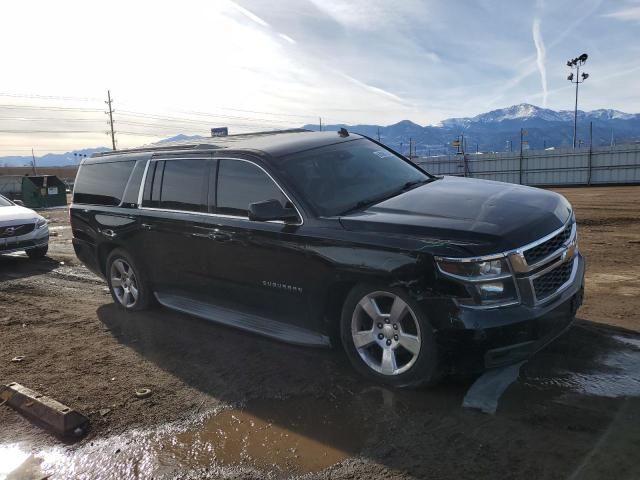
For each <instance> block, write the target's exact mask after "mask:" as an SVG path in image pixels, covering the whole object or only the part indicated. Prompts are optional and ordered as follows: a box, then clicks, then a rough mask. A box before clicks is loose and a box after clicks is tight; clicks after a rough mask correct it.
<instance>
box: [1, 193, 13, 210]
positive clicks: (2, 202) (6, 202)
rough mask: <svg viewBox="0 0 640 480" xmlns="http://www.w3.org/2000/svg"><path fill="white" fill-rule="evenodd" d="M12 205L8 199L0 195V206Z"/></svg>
mask: <svg viewBox="0 0 640 480" xmlns="http://www.w3.org/2000/svg"><path fill="white" fill-rule="evenodd" d="M11 205H13V204H12V203H11V202H10V201H9V200H7V199H6V198H4V197H3V196H2V195H0V207H10V206H11Z"/></svg>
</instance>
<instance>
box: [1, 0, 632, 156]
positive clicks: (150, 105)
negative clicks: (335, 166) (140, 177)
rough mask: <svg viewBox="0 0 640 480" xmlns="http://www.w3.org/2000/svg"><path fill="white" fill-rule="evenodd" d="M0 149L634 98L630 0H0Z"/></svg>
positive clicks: (122, 142)
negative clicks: (580, 80)
mask: <svg viewBox="0 0 640 480" xmlns="http://www.w3.org/2000/svg"><path fill="white" fill-rule="evenodd" d="M1 25H2V26H1V28H0V44H1V45H2V46H3V49H2V50H3V54H2V64H1V65H2V66H1V67H0V155H22V154H27V151H28V153H29V154H30V153H31V150H30V149H31V148H32V147H33V148H34V149H35V150H36V154H39V153H40V154H41V153H44V152H46V151H67V150H71V149H77V148H82V147H88V146H99V145H109V138H108V136H107V135H106V134H105V132H106V131H107V130H108V125H107V124H106V121H107V116H106V115H105V114H104V110H105V108H106V105H105V104H104V100H106V95H107V89H110V90H111V92H112V96H113V98H114V103H113V107H114V108H115V113H114V118H115V121H116V131H117V132H118V133H117V141H118V146H119V147H126V146H135V145H140V144H144V143H149V142H152V141H155V140H157V139H159V138H163V137H167V136H170V135H173V134H176V133H185V134H202V135H206V134H207V129H208V128H210V127H217V126H229V127H230V130H231V133H233V132H242V131H248V130H254V131H255V130H269V129H275V128H287V127H297V126H300V125H303V124H306V123H318V122H319V119H318V118H319V117H322V121H323V123H325V124H329V123H368V124H384V125H387V124H391V123H395V122H397V121H400V120H403V119H410V120H412V121H414V122H416V123H419V124H421V125H428V124H436V123H437V122H439V121H441V120H443V119H446V118H450V117H465V116H473V115H476V114H479V113H482V112H486V111H489V110H492V109H497V108H502V107H506V106H509V105H513V104H518V103H522V102H527V103H532V104H535V105H539V106H545V107H548V108H553V109H556V110H563V109H572V108H573V102H574V97H573V89H572V85H571V84H570V83H569V82H568V81H567V79H566V77H567V74H568V69H567V67H566V61H567V60H568V59H570V58H573V57H576V56H578V55H580V54H581V53H583V52H587V53H588V54H589V60H588V62H587V64H586V65H585V70H586V71H587V72H588V73H589V74H590V77H589V79H588V80H587V81H586V82H585V84H584V85H583V86H582V87H581V97H580V108H581V109H583V110H592V109H598V108H614V109H618V110H622V111H625V112H630V113H637V112H640V82H639V81H638V76H639V75H640V41H638V39H640V0H606V1H605V0H570V1H569V0H546V1H540V0H538V1H535V0H531V1H525V0H510V1H507V0H500V1H499V0H474V1H472V0H457V1H454V0H448V1H444V0H442V1H436V0H396V1H390V0H352V1H338V0H278V1H277V2H276V1H274V0H234V1H232V0H207V1H199V0H182V1H180V2H175V1H173V2H169V1H159V0H156V1H153V2H151V1H144V0H138V1H131V0H127V1H124V0H110V1H109V2H106V3H105V2H96V1H88V0H82V1H73V0H57V1H55V2H52V1H50V0H43V1H36V0H21V1H20V2H3V8H2V23H1Z"/></svg>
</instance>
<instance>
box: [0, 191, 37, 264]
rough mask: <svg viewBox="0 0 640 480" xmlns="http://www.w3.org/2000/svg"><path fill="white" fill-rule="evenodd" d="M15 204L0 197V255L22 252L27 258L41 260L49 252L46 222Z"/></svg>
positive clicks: (32, 212)
mask: <svg viewBox="0 0 640 480" xmlns="http://www.w3.org/2000/svg"><path fill="white" fill-rule="evenodd" d="M17 202H19V200H18V201H16V202H12V201H11V200H9V199H8V198H6V197H3V196H2V195H0V255H1V254H3V253H13V252H19V251H23V250H24V251H25V252H26V253H27V255H29V258H42V257H44V256H45V255H46V254H47V251H48V250H49V225H48V222H47V220H45V218H44V217H42V216H40V215H38V214H37V213H36V212H34V211H33V210H30V209H28V208H25V207H23V206H21V205H19V204H18V203H17ZM19 203H22V202H19Z"/></svg>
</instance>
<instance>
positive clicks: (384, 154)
mask: <svg viewBox="0 0 640 480" xmlns="http://www.w3.org/2000/svg"><path fill="white" fill-rule="evenodd" d="M373 154H374V155H377V156H379V157H380V158H387V157H392V156H393V154H392V153H391V152H388V151H387V150H376V151H375V152H373Z"/></svg>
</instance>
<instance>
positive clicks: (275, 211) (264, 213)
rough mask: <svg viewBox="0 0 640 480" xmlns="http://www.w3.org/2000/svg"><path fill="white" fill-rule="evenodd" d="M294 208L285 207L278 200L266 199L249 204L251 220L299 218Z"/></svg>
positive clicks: (265, 220)
mask: <svg viewBox="0 0 640 480" xmlns="http://www.w3.org/2000/svg"><path fill="white" fill-rule="evenodd" d="M297 219H298V214H297V213H296V211H295V210H294V209H293V208H285V207H283V206H282V204H281V203H280V202H279V201H278V200H266V201H264V202H256V203H252V204H250V205H249V220H256V221H258V222H268V221H269V220H284V221H287V220H297Z"/></svg>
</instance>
